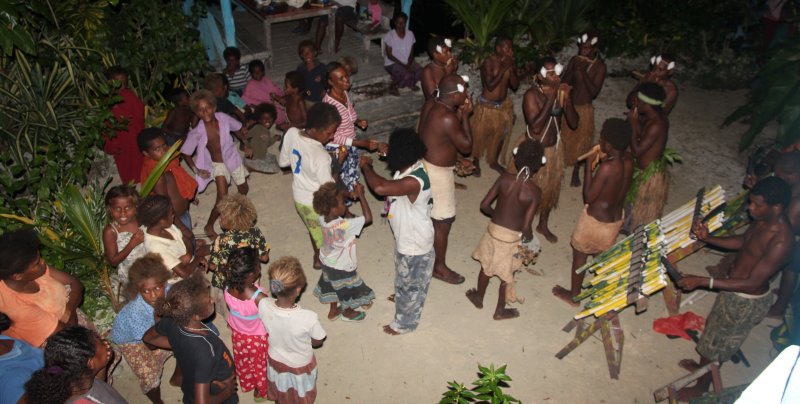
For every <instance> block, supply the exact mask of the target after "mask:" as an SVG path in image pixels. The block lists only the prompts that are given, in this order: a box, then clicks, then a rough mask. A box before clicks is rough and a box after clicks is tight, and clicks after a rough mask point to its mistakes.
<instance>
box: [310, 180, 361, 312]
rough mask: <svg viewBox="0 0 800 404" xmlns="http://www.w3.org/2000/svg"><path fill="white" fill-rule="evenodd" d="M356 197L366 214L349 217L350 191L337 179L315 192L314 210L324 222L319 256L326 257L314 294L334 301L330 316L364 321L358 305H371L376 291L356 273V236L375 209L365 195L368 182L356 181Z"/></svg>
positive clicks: (331, 305)
mask: <svg viewBox="0 0 800 404" xmlns="http://www.w3.org/2000/svg"><path fill="white" fill-rule="evenodd" d="M354 191H355V198H356V199H358V200H359V201H361V207H362V210H363V211H364V216H359V217H354V218H349V219H346V218H344V217H343V216H344V215H345V212H346V208H345V204H344V201H345V198H347V194H346V192H344V191H342V190H340V189H338V188H337V186H336V183H333V182H328V183H326V184H323V185H322V186H321V187H320V188H319V190H318V191H317V192H314V210H315V211H317V213H318V214H319V215H320V216H319V223H320V225H321V226H322V247H321V248H320V250H319V259H320V261H322V274H321V275H320V277H319V282H318V283H317V287H316V288H314V296H316V297H318V298H319V301H320V303H323V304H325V303H327V304H330V311H329V312H328V319H329V320H331V321H333V320H336V319H338V318H339V317H341V318H342V321H362V320H364V319H365V318H366V313H364V312H363V311H357V310H355V309H357V308H358V307H361V306H367V307H369V306H371V305H372V301H373V300H374V299H375V293H374V292H373V291H372V289H370V288H369V286H367V285H366V284H365V283H364V281H363V280H362V279H361V277H360V276H358V273H356V268H358V262H357V260H356V257H357V255H356V237H358V235H360V234H361V230H362V229H363V228H364V227H366V226H369V225H370V224H372V211H371V210H370V208H369V204H368V203H367V199H366V197H365V196H364V186H363V185H361V184H360V183H356V185H355V190H354Z"/></svg>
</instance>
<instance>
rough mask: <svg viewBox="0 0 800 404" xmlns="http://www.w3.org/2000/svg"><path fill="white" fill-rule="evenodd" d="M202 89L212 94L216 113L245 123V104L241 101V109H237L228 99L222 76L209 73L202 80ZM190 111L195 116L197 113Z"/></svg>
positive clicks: (226, 85)
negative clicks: (214, 99)
mask: <svg viewBox="0 0 800 404" xmlns="http://www.w3.org/2000/svg"><path fill="white" fill-rule="evenodd" d="M203 89H205V90H208V91H210V92H211V94H214V97H215V98H216V106H217V107H216V108H217V111H219V112H222V113H225V114H228V115H229V116H231V117H233V118H235V119H236V120H237V121H239V122H244V121H245V118H246V117H245V116H244V107H245V103H244V101H242V103H241V108H240V107H237V106H236V104H234V103H233V102H232V101H231V99H230V97H228V95H230V91H229V88H228V79H227V78H226V77H225V75H224V74H221V73H211V74H209V75H208V76H206V78H205V79H203ZM195 94H196V92H195ZM191 105H192V102H191V97H190V98H189V106H190V107H191ZM192 111H193V112H194V113H195V114H197V111H194V109H192Z"/></svg>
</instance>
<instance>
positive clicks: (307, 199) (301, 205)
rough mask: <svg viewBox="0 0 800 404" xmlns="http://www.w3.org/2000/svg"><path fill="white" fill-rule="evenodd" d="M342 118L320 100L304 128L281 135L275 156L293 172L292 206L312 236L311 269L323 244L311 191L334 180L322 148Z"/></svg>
mask: <svg viewBox="0 0 800 404" xmlns="http://www.w3.org/2000/svg"><path fill="white" fill-rule="evenodd" d="M341 122H342V117H341V116H339V112H338V111H337V110H336V107H334V106H333V105H330V104H326V103H323V102H320V103H318V104H315V105H314V106H313V107H311V109H310V110H309V111H308V121H307V122H306V129H303V130H301V129H297V128H291V129H289V130H288V131H286V134H285V135H283V146H282V147H281V153H280V155H279V156H278V164H279V165H280V166H281V167H290V168H291V171H292V176H293V180H292V197H293V198H294V207H295V209H296V210H297V214H298V215H300V219H301V220H302V221H303V224H304V225H305V226H306V229H307V230H308V234H309V236H310V237H311V246H312V248H313V250H314V256H313V257H314V268H315V269H319V268H321V267H322V263H321V262H320V260H319V247H320V245H321V244H322V228H321V227H320V224H319V215H317V213H316V212H314V208H312V205H313V200H314V192H316V191H317V190H318V189H319V187H320V186H322V184H324V183H326V182H331V181H333V176H331V156H330V154H328V152H327V151H326V150H325V144H326V143H328V142H329V141H330V140H331V138H332V137H333V134H334V133H335V132H336V128H338V127H339V124H340V123H341Z"/></svg>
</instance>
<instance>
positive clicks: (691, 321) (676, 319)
mask: <svg viewBox="0 0 800 404" xmlns="http://www.w3.org/2000/svg"><path fill="white" fill-rule="evenodd" d="M705 323H706V319H705V318H703V317H700V316H698V315H697V314H694V313H692V312H691V311H687V312H686V313H683V314H678V315H675V316H672V317H664V318H657V319H655V320H654V321H653V331H655V332H658V333H661V334H666V335H674V336H678V337H681V338H683V339H687V340H689V341H691V340H692V338H691V337H689V334H687V333H686V330H697V331H703V326H705Z"/></svg>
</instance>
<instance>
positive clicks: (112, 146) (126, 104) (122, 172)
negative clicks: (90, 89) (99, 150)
mask: <svg viewBox="0 0 800 404" xmlns="http://www.w3.org/2000/svg"><path fill="white" fill-rule="evenodd" d="M119 95H120V96H121V97H122V102H120V103H118V104H116V105H114V106H113V107H112V108H111V112H112V113H113V114H114V118H116V119H117V121H118V123H120V124H124V123H127V128H126V129H125V130H118V131H116V136H114V137H108V136H106V142H105V145H104V146H103V151H105V152H106V153H108V154H110V155H112V156H113V157H114V163H116V165H117V170H118V171H119V176H120V178H121V179H122V183H123V184H128V183H130V182H134V183H137V184H138V183H139V172H140V170H141V168H142V158H143V156H142V152H141V151H139V146H138V145H137V144H136V136H138V135H139V132H141V131H142V129H144V103H143V102H142V100H140V99H139V97H138V96H137V95H136V93H134V92H133V91H132V90H130V89H128V88H121V89H120V90H119Z"/></svg>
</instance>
